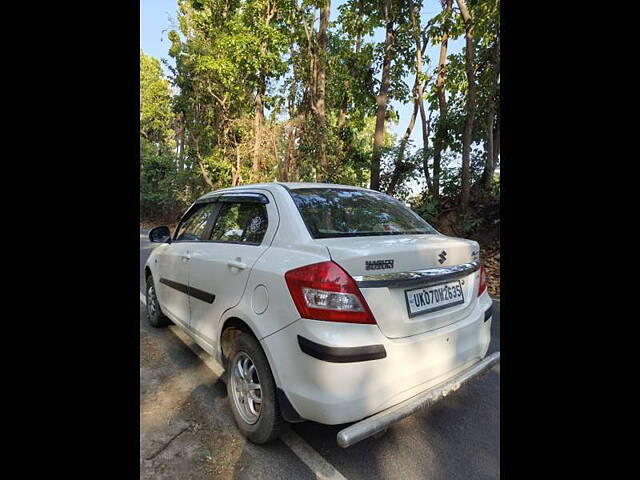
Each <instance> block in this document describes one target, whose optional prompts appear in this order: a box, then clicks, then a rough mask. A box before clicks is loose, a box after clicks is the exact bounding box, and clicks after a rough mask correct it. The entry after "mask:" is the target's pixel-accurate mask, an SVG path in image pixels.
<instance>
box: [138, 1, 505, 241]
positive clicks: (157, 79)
mask: <svg viewBox="0 0 640 480" xmlns="http://www.w3.org/2000/svg"><path fill="white" fill-rule="evenodd" d="M334 1H335V0H334ZM455 3H456V2H455V1H454V2H453V4H454V9H453V11H450V12H446V11H445V10H444V9H443V10H442V11H440V12H435V13H434V12H432V7H433V5H432V4H431V3H429V2H424V1H423V0H414V1H413V2H412V4H413V6H414V8H415V9H416V10H415V11H416V12H417V15H416V17H415V18H417V19H418V22H419V25H417V26H415V28H414V26H413V24H412V21H411V15H410V11H409V8H410V5H411V4H410V3H409V2H393V4H392V12H391V17H392V19H393V24H394V31H393V34H394V42H393V46H392V51H391V66H390V77H391V85H390V92H389V94H390V100H391V101H393V102H400V103H404V104H407V103H412V102H413V101H414V99H415V96H416V91H412V88H411V85H410V84H409V83H411V84H413V81H414V79H415V76H416V74H417V75H418V78H419V80H420V82H424V83H425V84H426V87H425V90H424V100H425V104H424V107H425V110H426V112H427V115H429V116H431V118H432V121H431V127H432V128H431V134H430V138H429V142H428V147H427V150H426V156H427V162H428V164H429V165H431V164H432V161H433V143H434V142H433V141H434V136H435V133H436V132H437V131H438V128H436V126H437V125H444V126H445V127H446V128H443V130H442V131H446V135H444V136H443V148H444V150H443V152H442V153H443V157H442V172H441V178H440V191H439V193H440V194H441V196H442V198H441V199H440V200H439V201H436V200H434V199H433V198H431V196H430V195H428V194H427V193H426V192H421V193H420V194H418V195H416V185H420V184H424V168H423V153H424V152H423V150H422V149H418V148H416V147H415V145H414V144H413V143H412V142H411V141H409V142H408V143H407V145H406V147H405V148H404V150H402V155H400V153H401V152H400V150H401V148H400V145H399V139H398V138H396V137H395V135H393V134H391V132H390V130H389V128H388V126H389V124H392V123H394V122H397V121H398V112H397V111H396V110H394V108H393V104H392V103H389V107H388V108H387V119H386V125H387V127H386V130H385V133H384V142H383V148H382V158H381V168H382V170H381V177H380V180H381V188H383V189H384V188H386V186H387V185H389V183H390V182H391V181H392V180H393V181H394V182H397V185H396V188H395V189H394V194H395V195H396V196H398V197H399V198H402V199H406V198H411V199H412V200H411V201H412V202H414V203H415V202H417V203H415V205H416V207H415V208H417V209H419V212H420V214H421V215H423V216H424V217H425V218H426V219H427V220H428V221H430V222H432V223H434V224H437V220H438V218H439V217H440V216H441V215H442V214H443V212H445V211H446V209H445V208H443V205H449V204H450V203H452V202H455V201H457V200H456V199H457V197H458V195H459V193H460V156H461V147H462V142H461V135H462V130H463V125H464V118H465V95H466V91H467V78H466V75H465V64H464V56H463V53H459V54H453V55H451V54H450V55H449V56H448V60H447V70H446V76H445V91H446V97H447V116H446V118H443V119H440V118H438V116H439V113H438V111H439V109H438V97H437V90H436V88H435V79H436V76H437V71H436V68H437V58H436V59H434V58H431V59H429V58H428V55H425V58H423V67H422V71H421V72H417V70H418V68H417V62H416V40H419V41H420V42H423V41H424V40H425V39H427V41H428V42H429V44H430V45H431V46H437V45H439V44H440V41H441V39H442V36H443V34H444V32H445V31H446V32H448V33H449V36H450V38H451V40H453V39H455V38H459V37H460V36H461V35H464V24H463V22H462V19H461V16H460V14H459V11H458V10H457V8H456V7H455ZM323 4H324V1H313V0H210V1H206V2H205V1H203V0H178V16H177V27H176V29H175V30H172V31H170V32H169V33H168V40H169V42H170V49H169V55H170V56H171V57H172V58H173V59H174V61H175V66H173V67H172V66H169V65H168V64H167V65H166V66H167V68H168V69H169V72H170V75H169V76H168V77H166V76H165V75H164V74H163V70H162V68H161V64H160V62H159V61H158V60H157V59H154V58H152V57H149V56H148V55H145V54H144V53H143V52H140V136H141V149H140V164H141V177H140V180H141V215H142V216H143V217H147V218H150V217H163V216H167V217H168V219H171V218H173V217H175V216H176V215H179V214H180V212H181V211H183V210H184V208H186V206H188V205H189V204H190V203H191V202H192V201H193V200H194V199H195V198H197V197H198V196H199V195H200V194H202V193H203V192H205V191H210V190H212V189H214V188H222V187H228V186H232V185H239V184H246V183H253V182H259V181H274V180H280V181H298V180H300V181H316V180H317V179H318V176H319V170H320V165H319V158H320V154H321V152H323V151H324V152H326V155H327V160H328V171H327V176H328V178H327V180H328V181H331V182H337V183H342V184H350V185H360V186H368V185H369V180H370V170H369V169H370V165H371V157H372V145H373V137H374V131H375V112H376V95H377V94H378V93H379V90H380V76H381V65H382V62H383V59H384V55H385V52H384V40H383V41H382V42H377V41H375V40H376V39H380V38H381V37H380V36H379V35H375V36H374V34H376V33H380V32H384V28H385V16H384V8H383V7H384V2H383V1H376V2H368V1H365V0H347V1H345V2H343V3H341V5H339V6H338V15H337V18H336V17H334V21H333V22H331V23H330V24H329V29H328V32H327V46H326V54H325V55H323V56H320V55H318V51H319V50H318V49H319V33H318V12H319V10H318V8H319V7H320V6H322V5H323ZM468 6H469V9H470V12H471V15H472V17H473V19H474V30H475V37H474V38H475V46H474V64H475V67H476V70H475V71H476V83H477V85H478V88H477V98H478V100H477V103H478V105H477V120H476V122H475V125H476V128H474V137H473V149H472V150H473V153H472V159H471V167H470V174H471V180H472V183H477V182H478V180H479V179H480V178H481V176H482V174H483V170H484V167H485V165H486V164H487V155H486V152H485V149H486V146H485V144H486V140H487V136H488V135H489V130H490V129H491V128H493V129H495V128H496V127H497V126H498V125H499V122H498V119H497V112H499V101H500V99H499V78H500V77H499V37H498V34H499V22H500V19H499V1H498V0H474V1H471V0H469V1H468ZM425 15H426V19H425ZM423 34H424V35H423ZM383 37H384V35H382V38H383ZM436 50H437V49H436ZM318 62H321V63H322V64H323V65H324V67H325V68H324V70H325V72H326V95H325V98H324V100H325V102H324V103H325V117H326V122H324V123H323V121H321V120H320V119H319V116H318V112H317V105H316V104H315V99H316V96H317V85H318V84H317V81H318ZM322 125H324V126H322ZM402 127H403V128H404V125H403V126H402ZM420 129H421V126H420V118H418V120H417V123H416V129H415V130H418V131H419V130H420ZM415 130H414V138H415V133H418V132H416V131H415ZM319 133H323V135H319ZM319 138H323V139H324V138H326V144H322V145H320V144H319ZM398 158H400V162H399V163H398ZM429 168H431V167H429ZM429 172H430V174H431V175H433V171H432V170H429ZM498 176H499V175H498ZM489 183H490V185H489V187H488V191H487V192H486V194H487V195H488V196H489V200H487V201H492V200H491V199H495V198H497V196H498V195H499V181H496V180H495V179H494V180H492V181H491V182H489ZM447 202H448V203H447ZM447 208H449V207H448V206H447ZM465 222H466V223H465V225H466V227H465V228H469V229H473V228H476V227H477V225H475V224H474V223H473V222H471V223H469V222H470V221H466V220H465Z"/></svg>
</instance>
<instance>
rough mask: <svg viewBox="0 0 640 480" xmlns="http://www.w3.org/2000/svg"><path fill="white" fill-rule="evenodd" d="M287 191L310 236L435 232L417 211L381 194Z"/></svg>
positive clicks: (324, 190) (319, 189) (365, 191)
mask: <svg viewBox="0 0 640 480" xmlns="http://www.w3.org/2000/svg"><path fill="white" fill-rule="evenodd" d="M290 192H291V196H292V197H293V201H294V202H295V204H296V206H297V207H298V211H299V212H300V215H301V216H302V219H303V220H304V223H305V224H306V225H307V228H308V230H309V233H310V234H311V236H312V237H313V238H333V237H360V236H373V235H376V236H377V235H417V234H425V233H429V234H433V233H437V232H436V231H435V230H434V229H433V227H431V225H429V224H428V223H427V222H425V221H424V220H423V219H422V218H421V217H420V216H418V215H417V214H416V213H414V212H413V211H411V210H410V209H409V208H407V207H405V206H404V205H403V204H402V203H400V202H399V201H398V200H396V199H395V198H393V197H390V196H388V195H384V194H382V193H378V192H373V191H367V190H348V189H339V188H299V189H295V190H290Z"/></svg>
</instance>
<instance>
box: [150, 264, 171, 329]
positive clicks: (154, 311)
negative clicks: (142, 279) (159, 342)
mask: <svg viewBox="0 0 640 480" xmlns="http://www.w3.org/2000/svg"><path fill="white" fill-rule="evenodd" d="M147 320H148V321H149V324H150V325H151V326H152V327H155V328H160V327H166V326H167V325H171V323H172V322H171V320H169V318H168V317H166V316H165V314H164V313H162V310H160V304H159V303H158V296H157V295H156V289H155V286H154V284H153V277H152V276H151V275H149V276H148V277H147Z"/></svg>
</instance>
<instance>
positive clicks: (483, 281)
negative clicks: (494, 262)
mask: <svg viewBox="0 0 640 480" xmlns="http://www.w3.org/2000/svg"><path fill="white" fill-rule="evenodd" d="M486 289H487V274H486V273H485V271H484V265H483V264H482V263H481V264H480V284H479V285H478V296H480V295H482V294H483V293H484V291H485V290H486Z"/></svg>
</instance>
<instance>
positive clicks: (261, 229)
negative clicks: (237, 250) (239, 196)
mask: <svg viewBox="0 0 640 480" xmlns="http://www.w3.org/2000/svg"><path fill="white" fill-rule="evenodd" d="M268 224H269V221H268V218H267V209H266V207H265V206H264V205H262V204H259V203H242V202H237V203H223V204H222V207H221V208H220V213H219V214H218V218H217V219H216V222H215V224H214V225H213V228H212V230H211V235H210V237H209V240H212V241H215V242H230V243H244V244H249V245H260V244H261V243H262V239H263V238H264V234H265V233H266V231H267V226H268Z"/></svg>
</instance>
